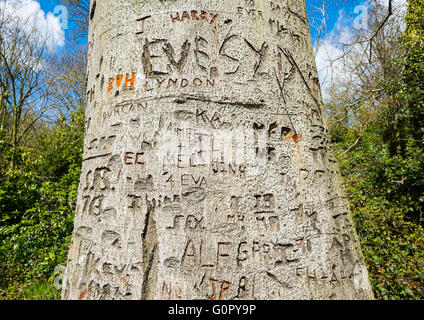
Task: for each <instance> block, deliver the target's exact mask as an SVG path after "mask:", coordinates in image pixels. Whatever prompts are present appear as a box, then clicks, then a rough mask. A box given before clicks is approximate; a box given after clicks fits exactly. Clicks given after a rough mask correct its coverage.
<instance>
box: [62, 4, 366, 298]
mask: <svg viewBox="0 0 424 320" xmlns="http://www.w3.org/2000/svg"><path fill="white" fill-rule="evenodd" d="M87 77H88V89H89V91H88V95H87V97H88V101H87V110H86V136H85V139H86V140H85V148H84V161H83V168H82V175H81V182H80V189H79V197H78V204H77V212H76V216H75V229H74V233H73V238H72V243H71V246H70V251H69V260H68V265H67V269H66V272H65V276H64V281H63V291H62V298H64V299H370V298H373V294H372V290H371V287H370V284H369V281H368V273H367V270H366V267H365V263H364V259H363V257H362V253H361V250H360V246H359V242H358V238H357V235H356V232H355V228H354V225H353V223H352V218H351V216H350V213H349V208H348V204H347V200H346V197H345V194H344V191H343V188H342V185H341V182H340V174H339V173H338V171H337V165H336V163H335V160H334V157H333V156H332V154H331V150H330V146H329V137H328V131H327V129H326V127H327V126H326V122H325V118H324V114H323V109H322V103H321V95H320V87H319V83H318V75H317V71H316V66H315V62H314V56H313V48H312V42H311V37H310V31H309V26H308V19H307V15H306V9H305V3H304V1H303V0H292V1H287V0H275V1H265V0H254V1H253V0H232V1H228V0H225V1H224V0H208V1H204V0H202V1H200V0H196V1H195V0H184V1H182V0H175V1H165V0H163V1H157V0H146V1H143V2H140V1H135V0H128V1H125V2H122V1H115V0H102V1H92V2H91V9H90V28H89V53H88V75H87Z"/></svg>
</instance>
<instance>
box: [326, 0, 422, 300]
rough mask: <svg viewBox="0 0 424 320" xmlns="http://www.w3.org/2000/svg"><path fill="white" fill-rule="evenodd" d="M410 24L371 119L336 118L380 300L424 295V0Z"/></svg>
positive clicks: (413, 9)
mask: <svg viewBox="0 0 424 320" xmlns="http://www.w3.org/2000/svg"><path fill="white" fill-rule="evenodd" d="M406 24H407V29H406V32H405V34H404V35H403V36H402V37H401V39H400V41H401V44H402V48H403V49H404V54H403V55H401V56H400V57H399V58H398V59H397V60H395V61H391V63H392V69H393V70H398V73H397V74H396V75H395V76H394V75H392V74H391V75H390V77H388V78H386V79H380V83H379V87H380V90H381V92H383V93H384V94H383V95H382V98H381V99H380V100H379V104H378V106H379V108H378V109H377V110H375V111H373V114H372V116H373V118H372V120H370V119H366V120H363V119H361V118H360V117H358V118H357V120H356V121H344V122H340V121H337V120H336V121H334V122H333V123H330V133H331V136H332V140H333V143H334V147H335V149H336V154H337V155H338V160H339V165H340V169H341V172H342V175H343V176H344V180H345V185H346V190H347V193H348V196H349V199H350V204H351V209H352V213H353V216H354V220H355V222H356V226H357V230H358V234H359V237H360V239H361V243H362V250H363V253H364V257H365V259H366V261H367V264H368V270H369V274H370V279H371V283H372V286H373V289H374V292H375V295H376V297H377V298H378V299H423V298H424V230H423V225H424V219H423V218H424V217H423V211H424V170H423V168H424V141H423V138H424V80H423V79H424V0H410V1H409V13H408V15H407V17H406ZM329 108H330V110H331V108H332V106H331V105H329ZM366 117H369V114H365V117H363V118H366Z"/></svg>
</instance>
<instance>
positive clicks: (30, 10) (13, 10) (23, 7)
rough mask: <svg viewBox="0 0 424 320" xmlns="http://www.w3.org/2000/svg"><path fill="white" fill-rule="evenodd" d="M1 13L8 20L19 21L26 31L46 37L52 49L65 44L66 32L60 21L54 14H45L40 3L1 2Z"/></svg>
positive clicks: (31, 0)
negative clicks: (33, 31)
mask: <svg viewBox="0 0 424 320" xmlns="http://www.w3.org/2000/svg"><path fill="white" fill-rule="evenodd" d="M0 11H1V12H2V14H3V15H4V17H6V18H14V19H17V21H19V23H21V24H22V27H23V28H24V29H25V30H28V31H29V30H35V31H36V32H37V33H38V34H39V35H40V36H41V37H43V38H44V37H45V39H46V41H47V44H48V46H49V47H50V48H56V47H61V46H63V45H64V44H65V32H64V31H63V29H62V28H61V24H60V21H59V19H58V18H57V17H55V15H54V14H53V13H52V12H48V13H47V14H45V12H44V11H43V10H42V9H41V7H40V3H39V2H38V1H35V0H0Z"/></svg>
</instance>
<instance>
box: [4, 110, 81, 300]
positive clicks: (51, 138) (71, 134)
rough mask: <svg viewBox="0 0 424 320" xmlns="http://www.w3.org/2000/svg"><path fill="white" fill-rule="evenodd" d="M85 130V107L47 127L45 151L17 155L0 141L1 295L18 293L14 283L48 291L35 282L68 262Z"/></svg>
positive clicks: (43, 144) (43, 140) (21, 149)
mask: <svg viewBox="0 0 424 320" xmlns="http://www.w3.org/2000/svg"><path fill="white" fill-rule="evenodd" d="M83 132H84V114H83V111H82V109H81V110H79V111H77V112H76V113H75V114H73V115H72V118H71V121H70V122H69V123H65V122H62V123H59V124H58V125H57V126H56V127H55V128H54V129H53V130H46V132H45V133H44V135H43V136H42V138H41V141H40V144H41V145H42V146H44V148H41V150H35V149H30V148H25V149H24V148H19V149H18V152H17V154H14V153H13V152H12V149H11V147H10V146H7V145H5V144H3V145H2V149H1V150H0V152H1V153H2V155H3V157H2V158H1V159H2V160H1V165H0V168H1V176H0V290H1V291H0V294H1V295H3V296H7V295H8V294H10V292H17V290H16V284H22V285H23V286H24V287H26V286H28V285H30V286H29V288H32V289H31V290H35V291H37V290H38V291H40V290H44V291H45V284H43V283H41V284H40V285H34V281H35V283H39V282H40V281H41V280H42V279H48V277H49V276H50V275H51V274H52V273H53V271H54V268H55V267H56V266H57V265H59V264H64V263H65V259H66V256H67V251H68V244H69V241H70V237H71V233H72V228H73V216H74V210H75V201H76V196H77V188H78V182H79V177H80V167H81V162H82V147H83ZM12 156H14V157H15V163H14V165H13V166H11V165H10V163H11V157H12ZM50 282H51V281H50ZM28 290H29V289H28ZM35 291H34V292H35ZM43 294H44V293H43ZM45 294H47V291H45ZM49 294H50V293H49Z"/></svg>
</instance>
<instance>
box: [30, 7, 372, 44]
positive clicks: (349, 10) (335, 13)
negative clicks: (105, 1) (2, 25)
mask: <svg viewBox="0 0 424 320" xmlns="http://www.w3.org/2000/svg"><path fill="white" fill-rule="evenodd" d="M38 2H39V3H40V5H41V9H42V10H43V11H44V12H45V13H48V12H54V8H55V7H56V6H58V5H61V1H58V0H39V1H38ZM363 2H364V0H325V9H326V19H327V28H328V29H327V31H330V30H332V29H333V27H334V26H335V24H336V23H337V21H338V17H339V12H340V10H343V12H344V14H345V15H347V19H346V20H349V19H348V17H351V19H352V20H353V19H354V18H355V14H354V8H355V7H356V6H357V5H359V4H361V3H363ZM321 5H322V0H306V6H307V10H308V14H309V19H310V22H311V33H312V38H313V39H314V40H315V39H316V37H317V31H316V29H315V28H314V27H313V26H312V25H313V24H314V22H315V23H317V22H318V21H320V20H321V13H320V12H319V10H317V9H316V7H320V6H321ZM70 27H72V25H71V26H70ZM65 34H66V36H67V38H68V35H69V30H65Z"/></svg>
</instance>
